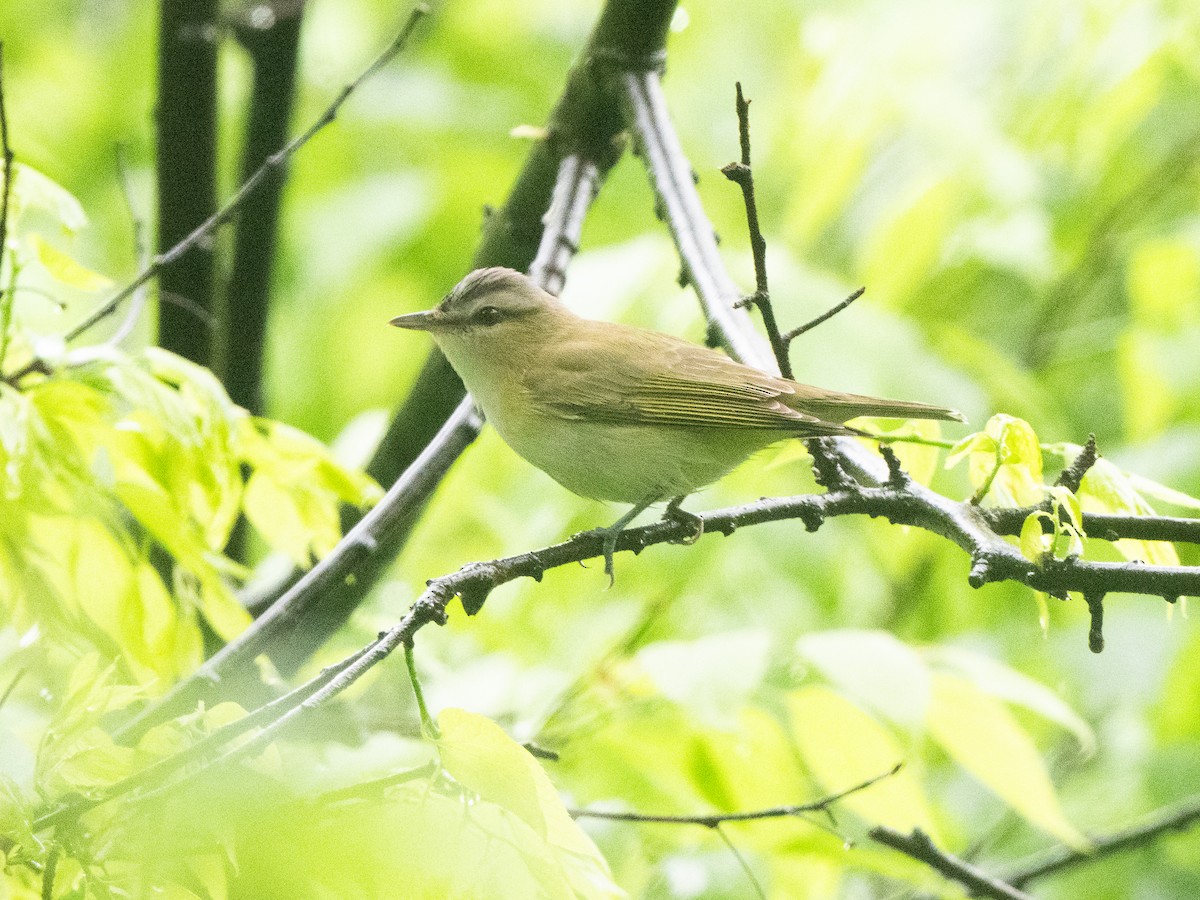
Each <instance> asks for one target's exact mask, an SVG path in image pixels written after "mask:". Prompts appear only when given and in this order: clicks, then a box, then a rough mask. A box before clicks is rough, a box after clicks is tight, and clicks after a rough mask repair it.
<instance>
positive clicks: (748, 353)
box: [621, 70, 774, 371]
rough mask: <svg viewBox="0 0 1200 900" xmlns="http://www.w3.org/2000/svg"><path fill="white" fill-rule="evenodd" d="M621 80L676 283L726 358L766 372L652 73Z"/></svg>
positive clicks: (762, 350)
mask: <svg viewBox="0 0 1200 900" xmlns="http://www.w3.org/2000/svg"><path fill="white" fill-rule="evenodd" d="M621 81H622V85H623V87H624V89H625V102H626V106H627V110H626V115H627V117H628V120H629V124H630V128H631V129H632V131H633V133H634V140H635V142H636V149H637V152H638V153H639V154H640V155H641V157H642V161H643V163H644V164H645V166H646V169H647V171H648V173H649V175H650V182H651V186H652V187H653V189H654V193H655V196H656V198H657V199H656V209H657V210H658V211H659V212H660V214H661V215H662V216H663V217H664V218H665V219H666V221H667V224H668V225H669V226H670V229H671V236H672V237H673V238H674V239H675V246H676V248H678V250H679V257H680V259H681V261H682V263H683V273H682V275H681V276H680V277H681V279H684V280H686V281H687V282H688V283H690V284H691V285H692V287H693V288H694V289H695V291H696V295H697V297H698V298H699V299H700V303H701V305H702V306H703V308H704V315H705V317H706V318H707V319H708V321H709V325H710V327H711V329H712V330H713V333H714V337H715V338H716V339H717V341H718V342H719V343H720V344H721V345H722V346H724V347H725V349H726V350H727V351H728V352H729V355H730V356H732V357H733V358H734V359H738V360H741V361H742V362H744V363H747V364H749V365H752V366H757V367H758V368H760V369H763V370H764V371H770V370H772V369H773V368H774V367H773V366H772V362H771V360H772V357H771V353H770V350H769V348H768V347H767V345H766V343H765V342H764V341H763V339H762V338H761V337H760V336H759V335H758V333H757V332H756V331H755V330H754V329H753V328H752V327H751V325H750V321H749V319H748V318H747V317H746V316H745V315H744V314H739V313H738V311H737V310H736V309H734V307H735V306H736V304H737V303H738V302H739V301H740V300H741V296H742V294H741V291H739V290H738V287H737V285H736V284H734V282H733V279H732V278H730V277H729V275H728V274H727V273H726V271H725V268H724V266H723V265H722V264H721V256H720V252H719V251H718V250H717V239H716V235H715V233H714V232H713V228H712V225H711V224H710V223H709V221H708V217H707V216H706V215H705V214H704V207H703V206H701V204H700V195H699V194H697V193H696V185H695V182H694V180H693V175H692V167H691V166H690V165H689V164H688V161H687V157H686V156H684V154H683V148H682V147H681V146H680V143H679V137H678V135H676V134H675V129H674V128H673V127H672V126H671V119H670V115H669V114H668V112H667V105H666V100H665V99H664V97H663V94H662V82H661V79H660V78H659V74H658V72H655V71H653V70H646V71H640V72H627V73H625V75H624V76H622V79H621Z"/></svg>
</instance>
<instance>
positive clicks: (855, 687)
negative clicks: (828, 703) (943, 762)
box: [796, 628, 932, 728]
mask: <svg viewBox="0 0 1200 900" xmlns="http://www.w3.org/2000/svg"><path fill="white" fill-rule="evenodd" d="M796 653H797V655H798V656H799V657H800V659H801V660H802V661H804V662H807V663H809V664H810V665H812V666H813V667H814V668H816V669H817V670H818V671H819V672H820V673H821V674H822V675H823V676H824V677H825V678H827V679H828V680H829V681H830V682H831V683H832V684H833V686H834V687H836V688H837V689H838V691H839V692H841V693H843V694H845V695H846V696H848V697H850V698H851V699H853V700H856V701H857V702H859V703H860V704H862V705H863V706H865V707H867V708H868V709H870V710H871V711H872V712H873V713H875V714H876V715H877V716H882V717H883V718H886V719H890V720H891V721H892V722H895V723H896V724H897V725H900V726H903V727H905V728H917V727H920V726H921V725H922V724H923V723H924V721H925V712H926V710H927V708H928V706H929V700H930V696H931V694H930V692H931V689H932V682H931V680H930V675H929V669H928V667H927V666H926V665H925V661H924V660H923V659H922V658H921V656H920V654H918V653H917V652H916V651H915V650H913V649H912V648H911V647H909V646H908V645H907V644H905V643H903V642H902V641H900V640H898V639H897V638H896V637H894V636H893V635H891V634H889V633H888V632H885V631H858V630H855V629H850V628H846V629H840V630H835V631H821V632H816V633H813V634H810V635H805V636H804V637H802V638H800V639H799V640H798V641H796Z"/></svg>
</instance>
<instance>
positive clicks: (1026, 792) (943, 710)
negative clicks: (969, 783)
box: [929, 673, 1088, 849]
mask: <svg viewBox="0 0 1200 900" xmlns="http://www.w3.org/2000/svg"><path fill="white" fill-rule="evenodd" d="M929 733H930V735H931V736H932V737H933V739H934V740H935V741H937V742H938V744H940V745H941V747H942V749H943V750H945V751H946V753H947V754H948V755H949V756H950V757H951V758H952V759H953V760H954V761H955V762H957V763H958V764H959V765H960V766H962V767H963V768H964V769H966V770H967V771H968V772H970V773H971V774H972V775H974V776H975V777H976V778H978V779H979V781H980V782H982V783H983V784H984V785H985V786H987V787H988V788H989V789H990V790H991V791H992V792H993V793H995V794H996V796H998V797H999V798H1000V799H1001V800H1003V801H1004V802H1005V803H1007V804H1008V805H1009V806H1010V807H1011V808H1012V809H1013V810H1015V811H1016V812H1017V813H1019V814H1020V815H1021V816H1023V817H1024V818H1025V819H1026V820H1028V821H1029V822H1030V823H1031V824H1033V825H1036V826H1037V827H1039V828H1041V829H1043V830H1044V831H1046V832H1048V833H1049V834H1051V835H1053V836H1054V837H1056V838H1058V839H1059V840H1061V841H1063V842H1064V843H1066V844H1069V845H1070V846H1072V847H1075V848H1079V849H1085V848H1086V847H1087V846H1088V842H1087V840H1086V839H1085V838H1084V837H1083V835H1082V834H1080V833H1079V831H1077V830H1076V828H1075V827H1074V826H1073V825H1072V824H1071V823H1070V822H1069V821H1067V818H1066V816H1065V815H1064V814H1063V811H1062V807H1061V806H1060V805H1059V802H1058V795H1057V794H1056V793H1055V791H1054V785H1053V784H1052V783H1051V781H1050V775H1049V773H1048V772H1047V771H1046V766H1045V763H1044V762H1043V760H1042V757H1041V754H1039V753H1038V751H1037V748H1036V747H1035V746H1034V744H1033V741H1032V740H1031V739H1030V737H1029V735H1028V734H1027V733H1026V732H1025V730H1024V729H1023V728H1021V726H1020V725H1019V724H1018V722H1017V720H1016V719H1015V718H1014V717H1013V715H1012V713H1011V712H1009V711H1008V709H1006V708H1005V707H1004V705H1003V704H1002V703H1000V702H999V701H998V700H996V699H995V698H994V697H992V696H990V695H988V694H986V693H984V692H983V691H981V690H979V688H977V687H976V686H975V685H974V684H973V683H971V682H970V681H968V680H966V679H965V678H961V677H959V676H957V675H948V674H945V673H937V674H935V675H934V687H933V705H932V707H931V708H930V713H929Z"/></svg>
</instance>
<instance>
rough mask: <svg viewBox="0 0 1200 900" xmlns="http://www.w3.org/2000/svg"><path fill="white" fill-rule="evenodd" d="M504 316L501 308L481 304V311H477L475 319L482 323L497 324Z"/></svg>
mask: <svg viewBox="0 0 1200 900" xmlns="http://www.w3.org/2000/svg"><path fill="white" fill-rule="evenodd" d="M502 318H504V317H503V316H502V315H500V310H498V309H496V307H494V306H481V307H480V308H479V311H478V312H476V313H475V321H476V322H478V323H479V324H480V325H495V324H496V323H497V322H499V321H500V320H501V319H502Z"/></svg>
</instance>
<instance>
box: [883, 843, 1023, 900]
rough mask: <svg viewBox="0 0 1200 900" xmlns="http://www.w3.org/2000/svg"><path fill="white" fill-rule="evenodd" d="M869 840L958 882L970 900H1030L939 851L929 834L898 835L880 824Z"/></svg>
mask: <svg viewBox="0 0 1200 900" xmlns="http://www.w3.org/2000/svg"><path fill="white" fill-rule="evenodd" d="M870 834H871V837H872V838H873V839H874V840H876V841H878V842H879V843H881V844H885V845H886V846H888V847H891V848H892V849H893V850H899V851H900V852H901V853H903V854H904V855H905V856H911V857H912V858H913V859H915V860H917V861H918V862H923V863H925V865H927V866H929V867H930V868H931V869H934V870H935V871H937V872H940V873H941V874H942V875H944V876H945V877H946V878H949V879H950V880H951V881H957V882H958V883H959V884H961V885H962V886H963V887H964V888H966V889H967V893H968V894H969V895H970V896H972V897H992V898H994V900H1033V898H1032V897H1031V896H1030V895H1029V894H1026V893H1025V892H1024V891H1022V890H1019V889H1018V888H1015V887H1013V886H1012V885H1011V884H1008V883H1007V882H1005V881H1001V880H1000V879H998V878H993V877H992V876H990V875H988V874H987V873H986V872H984V871H983V870H981V869H979V868H978V867H976V866H973V865H971V864H970V863H969V862H967V861H966V860H965V859H960V858H959V857H957V856H955V855H954V854H952V853H947V852H946V851H945V850H942V849H940V848H939V847H938V846H937V845H936V844H934V842H933V841H932V840H930V838H929V835H927V834H926V833H925V832H923V831H922V830H921V829H919V828H914V829H913V830H912V834H901V833H900V832H898V831H893V830H892V829H891V828H887V827H885V826H883V825H877V826H876V827H874V828H872V829H871V832H870Z"/></svg>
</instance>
